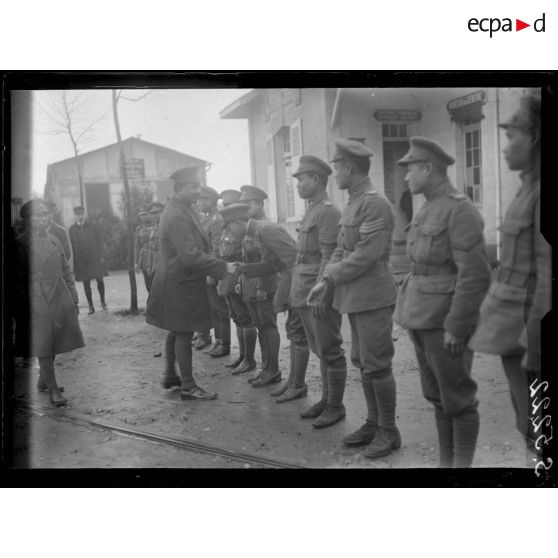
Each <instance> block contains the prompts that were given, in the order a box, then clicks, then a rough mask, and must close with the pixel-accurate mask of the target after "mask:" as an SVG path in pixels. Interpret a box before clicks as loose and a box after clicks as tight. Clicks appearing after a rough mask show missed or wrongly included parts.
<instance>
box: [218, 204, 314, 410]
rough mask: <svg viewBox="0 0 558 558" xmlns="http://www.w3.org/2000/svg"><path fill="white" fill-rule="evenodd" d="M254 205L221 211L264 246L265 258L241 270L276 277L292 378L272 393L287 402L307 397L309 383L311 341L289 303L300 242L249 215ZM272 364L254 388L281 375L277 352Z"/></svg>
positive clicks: (247, 275)
mask: <svg viewBox="0 0 558 558" xmlns="http://www.w3.org/2000/svg"><path fill="white" fill-rule="evenodd" d="M249 211H250V206H249V205H247V204H242V203H240V204H235V205H231V206H229V207H226V208H223V209H222V210H221V213H222V214H223V215H224V216H225V218H226V219H231V217H230V216H229V215H234V218H235V219H236V221H237V223H238V225H239V228H241V230H243V231H244V236H247V237H249V238H251V239H253V242H254V244H255V245H256V246H257V247H258V248H259V249H260V252H261V260H260V261H258V262H249V263H243V264H242V265H241V266H240V268H239V271H240V273H242V274H243V276H244V277H245V278H246V279H247V280H250V279H259V280H260V285H261V284H262V283H261V281H263V280H265V279H267V278H273V279H274V280H275V279H276V288H275V289H274V295H273V311H274V312H275V315H277V313H279V312H284V311H287V312H288V314H287V321H286V324H285V328H286V331H287V338H288V339H289V342H290V355H291V362H290V366H291V371H290V375H289V380H288V381H287V382H286V383H285V385H286V386H287V388H285V389H280V390H278V391H279V393H278V394H277V392H272V393H271V394H270V395H272V396H273V395H279V397H278V399H277V400H276V401H277V403H284V402H286V401H291V400H293V399H298V398H299V397H306V395H307V392H308V388H307V386H306V383H305V376H306V367H307V365H308V356H309V349H308V341H307V339H306V335H305V333H304V326H303V325H302V320H301V317H300V314H299V312H298V309H294V308H291V307H290V305H289V298H290V291H291V273H292V268H293V266H294V263H295V260H296V255H297V250H296V244H295V241H294V240H293V238H292V237H291V235H290V234H289V233H288V231H287V230H286V229H285V228H284V227H282V226H281V225H278V224H276V223H271V222H270V221H267V220H256V219H250V218H249ZM270 357H271V358H269V366H268V367H267V368H264V369H262V372H261V374H260V381H258V382H256V381H254V382H252V386H253V387H260V386H259V384H261V385H268V384H270V383H273V382H274V381H277V377H279V379H280V378H281V372H280V371H279V366H278V362H277V366H274V364H275V361H274V360H273V355H270ZM254 384H256V385H254Z"/></svg>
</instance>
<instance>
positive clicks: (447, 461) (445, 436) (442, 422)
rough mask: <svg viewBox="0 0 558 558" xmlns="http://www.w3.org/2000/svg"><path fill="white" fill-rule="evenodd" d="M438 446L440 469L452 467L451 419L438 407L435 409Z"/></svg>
mask: <svg viewBox="0 0 558 558" xmlns="http://www.w3.org/2000/svg"><path fill="white" fill-rule="evenodd" d="M434 414H435V416H436V429H437V430H438V446H439V448H440V464H439V467H441V468H451V467H453V417H452V416H451V415H446V414H445V413H444V411H443V410H442V409H441V408H440V407H435V409H434Z"/></svg>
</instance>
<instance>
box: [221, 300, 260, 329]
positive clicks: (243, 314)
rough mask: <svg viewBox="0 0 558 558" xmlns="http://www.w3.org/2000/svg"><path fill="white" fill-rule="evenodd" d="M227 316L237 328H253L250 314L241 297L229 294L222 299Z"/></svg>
mask: <svg viewBox="0 0 558 558" xmlns="http://www.w3.org/2000/svg"><path fill="white" fill-rule="evenodd" d="M224 299H225V302H226V303H227V307H228V309H229V314H230V317H231V319H232V321H233V322H234V324H235V325H236V326H237V327H254V324H253V322H252V318H251V316H250V313H249V312H248V308H247V307H246V304H245V303H244V301H243V300H242V297H241V296H240V295H237V294H230V295H226V296H225V297H224Z"/></svg>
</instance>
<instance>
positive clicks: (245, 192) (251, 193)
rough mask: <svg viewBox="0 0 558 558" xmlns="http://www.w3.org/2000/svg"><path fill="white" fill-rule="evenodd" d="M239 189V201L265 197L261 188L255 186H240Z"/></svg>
mask: <svg viewBox="0 0 558 558" xmlns="http://www.w3.org/2000/svg"><path fill="white" fill-rule="evenodd" d="M240 191H241V192H242V193H241V194H240V199H239V200H238V201H240V202H245V201H251V200H265V199H267V194H266V193H265V192H264V191H263V190H262V189H261V188H257V187H256V186H249V185H246V186H241V187H240Z"/></svg>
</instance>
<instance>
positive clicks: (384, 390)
mask: <svg viewBox="0 0 558 558" xmlns="http://www.w3.org/2000/svg"><path fill="white" fill-rule="evenodd" d="M373 381H374V392H375V393H376V405H377V406H378V424H379V426H381V427H382V428H384V429H386V430H388V431H392V430H393V429H394V428H395V403H396V387H395V378H394V377H393V372H392V371H391V368H386V369H385V370H382V371H378V372H374V378H373Z"/></svg>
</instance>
